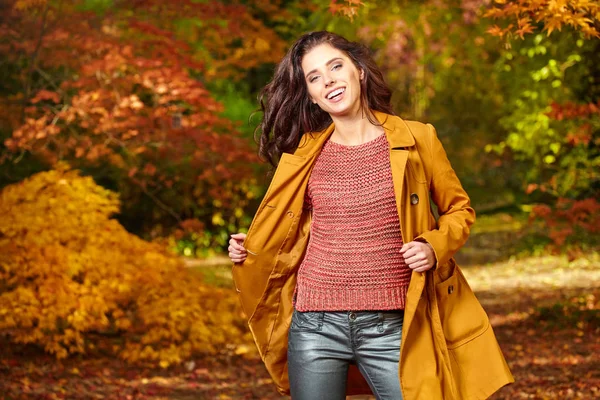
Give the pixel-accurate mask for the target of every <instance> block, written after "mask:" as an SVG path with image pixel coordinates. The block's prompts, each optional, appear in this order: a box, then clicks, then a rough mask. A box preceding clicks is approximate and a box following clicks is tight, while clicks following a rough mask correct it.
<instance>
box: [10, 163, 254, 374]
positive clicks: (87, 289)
mask: <svg viewBox="0 0 600 400" xmlns="http://www.w3.org/2000/svg"><path fill="white" fill-rule="evenodd" d="M118 210H119V201H118V198H117V196H116V194H115V193H112V192H110V191H108V190H106V189H104V188H102V187H100V186H98V185H96V184H95V183H94V181H93V180H92V178H90V177H82V176H80V175H79V174H78V173H77V172H76V171H72V170H69V169H68V168H67V167H65V166H62V167H59V168H58V169H57V170H53V171H49V172H43V173H39V174H37V175H34V176H32V177H31V178H29V179H27V180H25V181H23V182H21V183H18V184H14V185H11V186H7V187H6V188H4V189H3V190H2V192H1V193H0V215H1V216H2V217H1V218H0V331H3V332H5V333H8V334H9V335H10V337H11V338H12V339H13V340H14V341H15V342H19V343H36V344H39V345H42V346H43V347H44V348H45V349H46V350H47V351H49V352H51V353H54V354H56V356H57V357H59V358H62V357H65V356H67V355H68V354H70V353H82V352H84V351H85V350H86V349H88V348H89V347H92V346H96V345H97V344H98V343H96V341H98V340H103V338H104V337H105V334H108V333H110V334H112V335H114V334H118V335H120V336H121V337H122V338H123V339H124V340H122V341H120V343H121V344H120V345H115V346H114V348H112V349H113V351H114V352H115V353H116V354H118V355H119V356H121V357H123V358H124V359H126V360H128V361H139V360H149V361H152V362H156V363H159V364H160V365H162V366H167V365H170V364H172V363H178V362H181V361H183V360H185V359H186V358H188V357H190V356H191V355H192V354H194V353H198V352H209V353H210V352H215V351H217V349H220V348H223V346H224V345H225V344H233V345H235V344H237V343H241V342H242V340H243V336H244V334H243V332H244V331H245V330H244V328H243V323H242V322H241V319H240V318H239V315H238V311H237V310H238V309H237V301H236V300H235V298H234V297H233V296H231V295H230V294H229V293H228V291H225V290H223V289H217V288H212V287H207V286H206V285H204V284H203V283H202V281H201V278H200V277H199V276H198V275H197V274H194V273H192V272H190V271H188V270H187V269H186V268H185V267H184V266H183V264H182V263H181V261H180V260H179V259H178V258H177V257H175V256H173V255H171V254H169V253H168V252H167V251H166V250H165V249H164V248H163V247H161V246H160V245H158V244H156V243H149V242H146V241H144V240H142V239H140V238H138V237H137V236H135V235H133V234H131V233H129V232H127V231H126V230H125V229H124V228H123V227H122V226H121V225H120V224H119V223H118V222H117V221H116V220H114V219H111V218H110V217H111V215H113V214H114V213H116V212H118Z"/></svg>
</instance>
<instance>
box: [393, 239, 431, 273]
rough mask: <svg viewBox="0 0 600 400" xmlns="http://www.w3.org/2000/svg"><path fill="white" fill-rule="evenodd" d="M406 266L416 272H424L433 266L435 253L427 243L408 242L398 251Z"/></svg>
mask: <svg viewBox="0 0 600 400" xmlns="http://www.w3.org/2000/svg"><path fill="white" fill-rule="evenodd" d="M400 253H401V254H402V255H403V256H404V261H405V262H406V265H408V267H409V268H410V269H412V270H415V271H417V272H425V271H427V270H429V269H431V268H433V266H434V265H435V261H436V260H435V253H434V252H433V248H432V247H431V245H430V244H429V243H424V242H416V241H413V242H408V243H405V244H404V246H402V248H401V249H400Z"/></svg>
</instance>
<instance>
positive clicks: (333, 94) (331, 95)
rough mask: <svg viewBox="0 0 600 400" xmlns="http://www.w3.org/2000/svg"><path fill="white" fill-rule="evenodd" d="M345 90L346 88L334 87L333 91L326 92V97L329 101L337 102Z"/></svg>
mask: <svg viewBox="0 0 600 400" xmlns="http://www.w3.org/2000/svg"><path fill="white" fill-rule="evenodd" d="M345 91H346V88H339V89H335V90H334V91H332V92H330V93H329V94H327V96H326V98H327V100H329V101H332V102H338V101H340V100H341V99H342V97H343V94H344V92H345Z"/></svg>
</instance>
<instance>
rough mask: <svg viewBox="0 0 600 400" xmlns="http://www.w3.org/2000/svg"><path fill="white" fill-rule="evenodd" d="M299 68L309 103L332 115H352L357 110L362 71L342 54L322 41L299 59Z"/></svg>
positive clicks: (358, 108) (358, 107)
mask: <svg viewBox="0 0 600 400" xmlns="http://www.w3.org/2000/svg"><path fill="white" fill-rule="evenodd" d="M302 71H303V72H304V79H305V82H306V86H307V88H308V95H309V96H310V98H311V100H312V102H313V103H315V104H318V105H319V107H321V109H322V110H323V111H325V112H327V113H329V114H330V115H331V116H332V117H333V116H344V115H356V114H357V113H358V111H359V110H360V81H361V80H362V79H363V77H364V71H363V70H359V69H358V68H356V66H355V65H354V63H353V62H352V61H351V60H350V58H348V56H346V54H345V53H344V52H343V51H341V50H338V49H336V48H335V47H333V46H331V45H330V44H327V43H324V44H320V45H318V46H316V47H314V48H313V49H312V50H310V51H309V52H308V53H306V54H305V55H304V57H303V58H302Z"/></svg>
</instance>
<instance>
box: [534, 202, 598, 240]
mask: <svg viewBox="0 0 600 400" xmlns="http://www.w3.org/2000/svg"><path fill="white" fill-rule="evenodd" d="M532 218H539V219H541V220H543V221H544V223H545V226H546V227H547V228H548V237H549V238H550V239H552V241H553V244H554V246H555V247H556V249H557V250H559V249H560V247H562V246H563V245H565V244H567V243H568V244H571V245H574V246H575V247H577V244H578V243H577V237H578V235H594V236H597V235H598V234H599V233H600V203H599V202H598V200H596V199H594V198H589V199H584V200H570V199H563V198H561V199H558V201H557V202H556V204H555V205H554V206H553V207H550V206H548V205H545V204H543V205H537V206H535V207H534V208H533V212H532Z"/></svg>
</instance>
